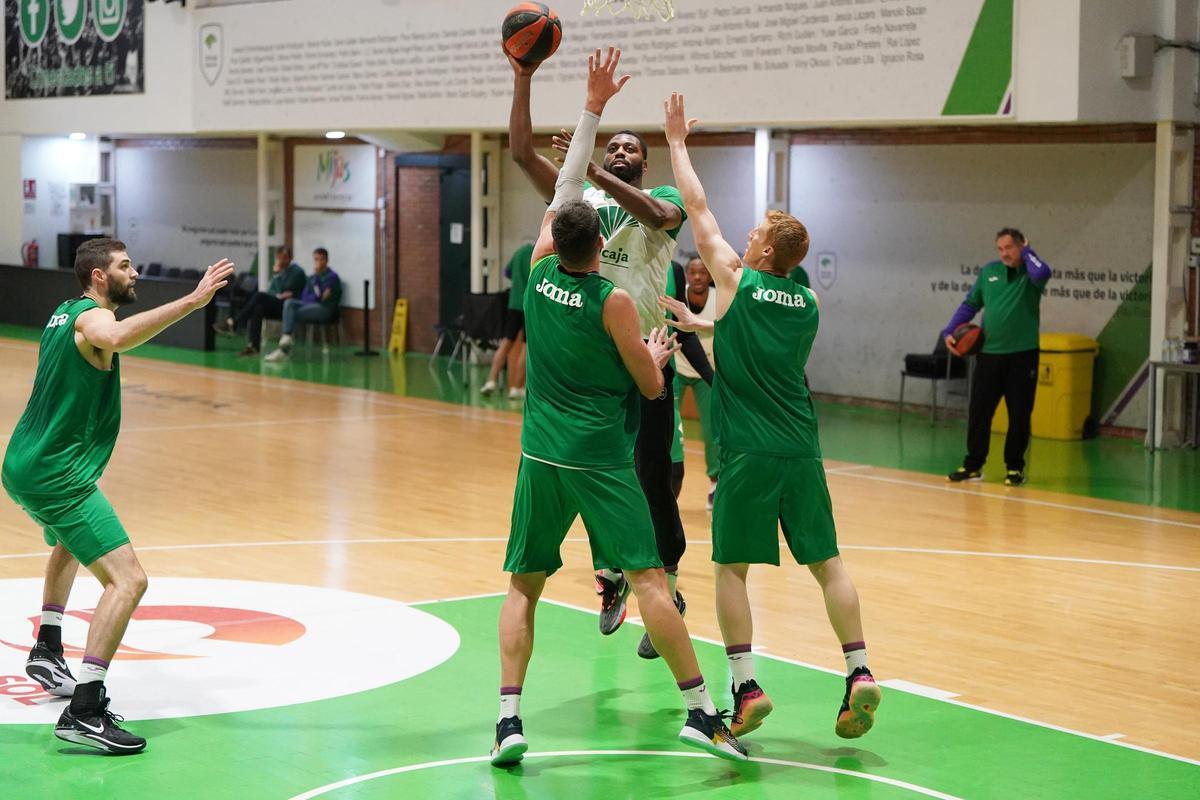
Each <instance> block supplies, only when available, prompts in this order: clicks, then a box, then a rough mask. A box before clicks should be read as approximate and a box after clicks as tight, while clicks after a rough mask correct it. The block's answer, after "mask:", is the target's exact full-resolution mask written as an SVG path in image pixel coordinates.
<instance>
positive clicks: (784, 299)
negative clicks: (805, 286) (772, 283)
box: [754, 286, 808, 308]
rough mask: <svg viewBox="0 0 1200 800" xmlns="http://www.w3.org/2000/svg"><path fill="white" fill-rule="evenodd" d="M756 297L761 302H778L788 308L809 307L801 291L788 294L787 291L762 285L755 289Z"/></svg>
mask: <svg viewBox="0 0 1200 800" xmlns="http://www.w3.org/2000/svg"><path fill="white" fill-rule="evenodd" d="M754 299H755V300H757V301H759V302H760V303H776V304H778V305H781V306H787V307H788V308H807V307H808V303H807V302H806V301H805V300H804V295H802V294H801V293H800V292H796V293H795V294H788V293H787V292H780V291H776V290H775V289H763V287H761V286H760V287H758V288H757V289H755V290H754Z"/></svg>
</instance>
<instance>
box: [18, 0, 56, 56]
mask: <svg viewBox="0 0 1200 800" xmlns="http://www.w3.org/2000/svg"><path fill="white" fill-rule="evenodd" d="M17 6H18V7H19V8H20V15H21V38H22V39H24V40H25V44H27V45H29V46H30V47H37V46H38V45H40V44H41V43H42V39H44V38H46V30H47V29H48V28H49V27H50V0H17Z"/></svg>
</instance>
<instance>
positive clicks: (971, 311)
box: [942, 228, 1050, 486]
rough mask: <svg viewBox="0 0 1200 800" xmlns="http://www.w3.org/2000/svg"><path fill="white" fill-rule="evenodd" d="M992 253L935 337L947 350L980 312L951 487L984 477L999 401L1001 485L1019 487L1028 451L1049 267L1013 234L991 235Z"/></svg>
mask: <svg viewBox="0 0 1200 800" xmlns="http://www.w3.org/2000/svg"><path fill="white" fill-rule="evenodd" d="M996 249H997V251H999V254H1000V259H999V260H998V261H993V262H991V263H990V264H988V265H986V266H985V267H984V268H983V269H982V270H980V272H979V277H978V279H977V280H976V281H975V285H974V286H972V287H971V291H970V292H968V293H967V298H966V300H964V301H963V304H962V305H960V306H959V307H958V310H957V311H955V312H954V316H953V318H951V320H950V324H949V325H947V326H946V329H945V330H944V331H942V334H943V335H944V336H945V337H946V343H947V344H948V345H950V346H951V349H953V340H952V338H951V334H953V333H954V330H955V329H956V328H957V327H958V326H959V325H962V324H963V323H964V322H969V321H970V320H972V319H973V318H974V317H975V315H976V314H978V313H979V311H980V310H982V309H986V310H985V312H984V316H983V333H984V341H983V352H981V353H980V354H979V357H978V359H977V361H976V364H975V378H974V382H973V383H972V384H971V407H970V409H968V412H967V456H966V458H964V459H963V463H962V466H961V467H959V468H958V469H956V470H955V471H954V472H951V473H950V474H949V475H948V476H947V477H948V478H949V479H950V480H951V481H953V482H955V483H960V482H962V481H970V480H981V479H982V478H983V473H982V470H983V465H984V462H986V461H987V455H988V445H989V444H990V442H991V431H992V417H993V416H994V415H995V413H996V406H998V405H999V404H1000V399H1001V398H1003V399H1004V401H1005V405H1006V406H1007V407H1008V436H1007V437H1006V438H1005V440H1004V463H1005V466H1006V469H1007V471H1006V473H1005V478H1004V483H1005V484H1006V485H1008V486H1020V485H1021V484H1023V483H1024V482H1025V450H1026V449H1027V448H1028V447H1029V421H1030V417H1031V416H1032V414H1033V399H1034V395H1035V394H1036V391H1037V375H1038V331H1039V328H1040V326H1041V303H1042V294H1043V293H1044V292H1045V291H1046V283H1047V282H1048V281H1049V280H1050V267H1049V266H1048V265H1047V264H1046V262H1044V261H1042V260H1041V259H1040V258H1038V256H1037V253H1035V252H1033V249H1032V248H1031V247H1030V246H1029V243H1028V242H1026V241H1025V236H1024V235H1023V234H1022V233H1021V232H1020V231H1019V230H1017V229H1016V228H1004V229H1003V230H1001V231H1000V232H999V233H997V234H996Z"/></svg>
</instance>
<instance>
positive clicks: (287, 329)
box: [266, 247, 342, 361]
mask: <svg viewBox="0 0 1200 800" xmlns="http://www.w3.org/2000/svg"><path fill="white" fill-rule="evenodd" d="M341 304H342V279H341V278H339V277H338V274H337V273H336V272H334V271H333V270H332V269H330V268H329V251H328V250H326V249H325V248H324V247H318V248H317V249H316V250H313V273H312V275H309V276H308V281H307V282H306V283H305V284H304V292H303V294H301V295H300V299H299V300H297V299H295V298H294V297H293V298H291V299H289V300H285V301H284V303H283V335H282V336H280V337H279V347H278V348H277V349H275V350H273V351H272V352H271V353H270V354H268V355H267V357H266V360H267V361H287V360H288V359H289V358H291V356H292V331H293V330H295V329H296V323H297V322H328V321H329V320H331V319H336V318H337V313H338V307H339V306H340V305H341Z"/></svg>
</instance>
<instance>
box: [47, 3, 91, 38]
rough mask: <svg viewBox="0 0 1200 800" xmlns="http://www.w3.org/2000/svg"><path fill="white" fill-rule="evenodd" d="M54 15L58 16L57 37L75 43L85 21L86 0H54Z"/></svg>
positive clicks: (81, 32)
mask: <svg viewBox="0 0 1200 800" xmlns="http://www.w3.org/2000/svg"><path fill="white" fill-rule="evenodd" d="M54 15H55V16H56V17H57V18H58V38H59V39H62V40H63V41H64V42H66V43H67V44H75V42H77V41H79V37H80V36H81V35H83V23H85V22H86V21H87V0H54Z"/></svg>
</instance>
